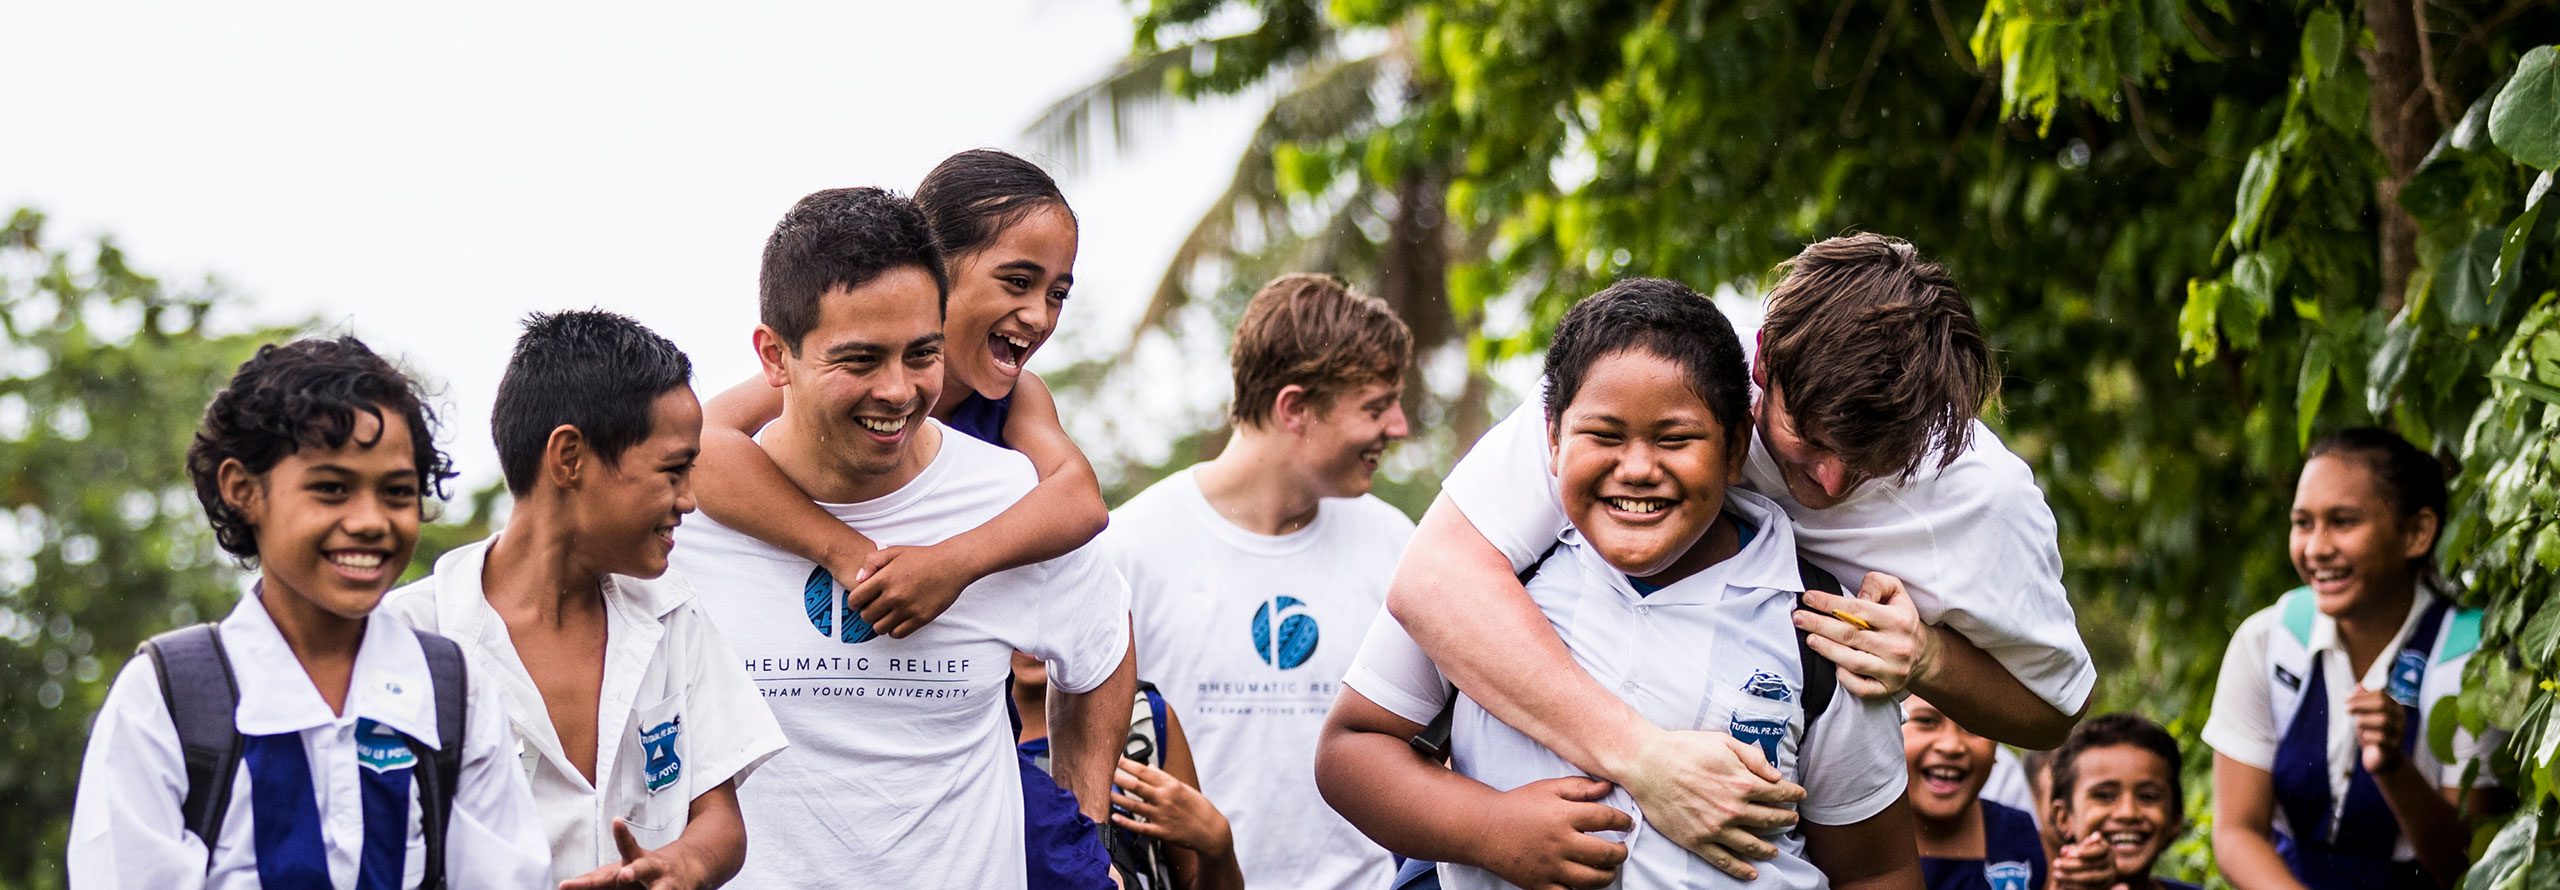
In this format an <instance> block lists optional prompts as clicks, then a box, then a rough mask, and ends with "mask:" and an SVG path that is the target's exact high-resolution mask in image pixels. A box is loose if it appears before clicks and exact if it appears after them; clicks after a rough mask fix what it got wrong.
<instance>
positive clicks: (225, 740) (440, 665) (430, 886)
mask: <svg viewBox="0 0 2560 890" xmlns="http://www.w3.org/2000/svg"><path fill="white" fill-rule="evenodd" d="M416 633H417V635H418V646H419V648H421V649H424V650H426V654H427V673H428V675H429V676H430V677H432V678H433V679H434V686H435V695H436V734H437V736H439V737H440V738H441V739H442V740H443V741H444V743H445V744H444V747H442V748H428V747H427V746H426V745H424V744H422V743H420V742H419V741H418V740H417V739H409V740H408V742H409V745H410V747H411V748H413V749H415V750H420V751H430V752H432V753H431V756H428V757H423V758H420V760H421V761H422V763H421V764H420V765H419V768H418V769H417V770H415V771H414V772H413V773H412V775H413V776H414V777H415V781H416V783H417V786H418V814H419V815H418V823H419V830H420V833H422V834H425V835H426V841H427V851H426V852H427V855H426V874H425V876H424V880H422V881H421V882H420V883H419V884H418V886H419V887H421V888H425V890H439V888H442V887H443V886H444V846H445V826H447V825H449V824H451V823H452V821H453V792H454V785H455V784H456V783H457V782H459V781H460V779H461V777H462V737H463V727H464V726H466V725H468V723H467V721H465V720H464V716H465V715H464V700H463V699H464V692H465V689H466V687H465V685H464V684H465V683H466V682H468V679H469V678H468V675H467V674H466V673H465V671H464V668H463V661H462V646H461V645H459V644H457V643H455V642H454V641H452V640H448V639H445V638H443V637H440V636H437V635H435V634H431V633H428V632H426V631H423V630H421V631H417V632H416ZM138 651H139V653H140V654H143V655H148V656H150V657H151V667H152V670H153V671H155V672H156V673H157V674H158V675H159V678H160V698H161V700H162V701H163V702H165V703H167V704H168V706H169V720H170V722H171V723H174V724H176V725H177V729H178V746H179V748H180V750H182V751H184V752H185V754H186V761H187V800H186V804H185V805H184V809H182V810H180V811H179V812H180V816H181V817H182V818H183V819H184V820H185V822H186V826H187V830H188V831H191V832H194V833H195V835H196V837H199V838H202V839H204V849H205V867H206V868H207V869H208V870H210V869H211V868H212V867H213V848H214V842H215V840H216V839H218V838H220V837H221V836H222V817H223V815H224V813H225V812H226V811H228V810H229V809H230V808H231V785H232V782H233V781H234V780H236V779H237V778H238V776H239V774H240V758H241V756H242V752H243V750H244V748H243V746H244V744H245V743H246V739H245V738H244V737H242V736H241V735H240V730H239V728H238V725H237V724H236V723H234V722H233V718H232V714H233V712H234V711H236V710H238V709H239V707H240V682H239V680H238V679H237V678H235V677H233V676H232V675H231V660H230V659H229V658H227V657H225V656H224V655H223V650H222V631H221V630H220V629H219V628H217V627H216V626H215V625H212V624H198V625H193V626H189V627H181V628H178V629H177V630H173V631H169V632H167V633H163V634H161V635H159V636H156V637H152V638H151V639H148V640H145V641H143V643H142V646H141V647H140V649H139V650H138Z"/></svg>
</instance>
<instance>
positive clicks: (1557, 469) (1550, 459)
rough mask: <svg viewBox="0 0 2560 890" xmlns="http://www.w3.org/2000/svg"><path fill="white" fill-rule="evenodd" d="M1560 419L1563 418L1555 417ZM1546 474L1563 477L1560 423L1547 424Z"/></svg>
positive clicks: (1562, 434) (1562, 441) (1562, 432)
mask: <svg viewBox="0 0 2560 890" xmlns="http://www.w3.org/2000/svg"><path fill="white" fill-rule="evenodd" d="M1556 419H1557V420H1558V421H1562V420H1563V419H1564V418H1561V417H1559V418H1556ZM1547 475H1549V476H1553V477H1555V478H1558V479H1562V478H1564V429H1563V424H1562V423H1551V424H1548V425H1547Z"/></svg>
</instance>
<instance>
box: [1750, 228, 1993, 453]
mask: <svg viewBox="0 0 2560 890" xmlns="http://www.w3.org/2000/svg"><path fill="white" fill-rule="evenodd" d="M1786 269H1787V274H1786V277H1785V278H1783V279H1780V280H1779V282H1778V284H1777V286H1776V287H1773V288H1771V289H1770V291H1769V301H1768V313H1767V314H1766V315H1764V316H1762V318H1761V321H1760V362H1761V367H1762V368H1763V369H1764V370H1766V371H1767V372H1768V376H1769V386H1770V387H1771V388H1773V389H1776V390H1777V391H1778V392H1779V394H1780V397H1781V398H1783V399H1784V400H1785V402H1786V406H1787V415H1788V417H1789V419H1791V420H1792V421H1793V422H1794V424H1795V429H1796V433H1797V434H1798V435H1801V436H1803V437H1804V438H1805V441H1807V442H1808V443H1811V444H1812V445H1814V446H1815V447H1817V448H1821V449H1823V450H1825V451H1830V452H1832V453H1834V454H1837V455H1839V456H1840V459H1841V461H1842V462H1844V463H1846V464H1848V466H1849V468H1850V469H1851V470H1854V471H1856V472H1859V473H1862V474H1865V475H1867V476H1870V477H1873V478H1879V479H1885V478H1898V479H1909V478H1911V477H1912V476H1913V475H1915V474H1917V473H1919V472H1920V471H1921V470H1922V469H1925V468H1928V467H1930V466H1932V463H1933V461H1934V466H1935V467H1938V468H1944V467H1946V466H1947V465H1949V464H1953V463H1955V461H1956V458H1957V457H1959V456H1961V455H1963V454H1964V451H1965V449H1966V448H1967V447H1969V446H1970V445H1971V444H1972V441H1973V421H1974V417H1975V416H1976V415H1978V414H1980V413H1981V412H1982V406H1983V403H1984V402H1985V401H1987V400H1989V398H1990V397H1991V395H1992V394H1993V393H1996V392H1998V391H1999V389H2000V374H1999V372H1998V370H1996V368H1995V366H1994V365H1993V363H1992V360H1991V350H1990V347H1989V346H1988V345H1987V344H1986V343H1985V342H1984V340H1983V336H1982V324H1981V322H1980V321H1978V320H1976V319H1975V318H1974V315H1973V307H1972V306H1971V305H1969V304H1967V303H1966V302H1965V299H1964V294H1963V292H1962V291H1959V290H1957V289H1956V281H1955V276H1953V275H1951V274H1948V272H1947V268H1946V267H1945V266H1942V265H1939V264H1937V263H1934V262H1930V261H1929V260H1927V259H1925V258H1923V257H1922V256H1921V255H1920V251H1919V250H1918V249H1917V248H1914V247H1912V246H1911V242H1908V241H1904V240H1902V239H1900V238H1892V237H1887V236H1884V235H1877V234H1873V233H1861V234H1856V235H1844V236H1841V237H1838V238H1832V239H1829V240H1825V241H1818V242H1815V243H1813V244H1811V245H1808V246H1806V247H1805V249H1804V252H1802V253H1798V254H1796V257H1795V259H1792V260H1788V261H1787V263H1786Z"/></svg>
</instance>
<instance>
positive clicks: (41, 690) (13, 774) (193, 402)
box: [0, 210, 292, 887]
mask: <svg viewBox="0 0 2560 890" xmlns="http://www.w3.org/2000/svg"><path fill="white" fill-rule="evenodd" d="M44 234H45V233H44V217H43V216H42V215H41V214H38V213H35V212H33V211H29V210H19V211H17V212H16V213H15V214H14V215H12V216H11V217H10V218H9V219H8V222H7V225H6V227H5V228H0V333H5V335H6V340H5V341H0V713H5V714H7V715H9V717H8V719H7V720H6V721H0V749H4V750H6V751H8V752H9V756H7V757H5V758H0V801H6V803H5V804H0V835H6V836H8V837H10V838H14V839H15V840H14V841H13V842H12V843H8V844H0V886H8V887H59V886H61V885H62V883H63V876H62V868H63V845H64V841H65V838H66V832H67V830H68V827H69V824H70V813H71V798H72V791H73V788H74V787H75V783H76V782H77V781H78V778H79V772H80V769H79V767H80V754H81V751H82V749H83V748H84V747H86V740H87V738H88V729H89V724H90V722H91V720H92V719H93V716H94V715H95V714H96V713H97V710H98V705H99V704H100V702H102V701H103V700H104V699H105V696H106V690H107V684H108V682H109V681H111V680H113V679H114V677H115V674H116V672H117V671H118V670H119V669H121V668H122V667H123V665H124V663H125V660H126V658H128V657H129V656H130V655H131V653H132V652H133V648H134V646H135V645H136V644H138V643H139V642H141V640H142V639H143V638H144V637H147V636H149V635H151V634H153V633H156V632H158V631H161V630H166V629H168V628H170V627H173V626H177V625H181V624H186V623H190V622H194V621H198V620H202V619H205V618H209V617H218V616H219V615H221V614H222V613H223V612H225V611H227V610H228V609H229V608H230V604H231V602H232V596H233V594H234V591H236V590H237V587H236V583H237V582H236V578H237V573H236V569H234V568H233V567H232V566H231V564H230V563H229V562H228V560H227V559H226V558H225V556H224V554H223V553H222V552H221V550H220V549H219V548H217V547H215V546H214V543H213V535H212V532H211V530H210V529H209V528H208V527H207V526H206V525H205V522H204V517H203V511H202V510H201V509H200V508H199V507H198V506H197V504H196V497H195V490H194V488H192V487H191V486H189V484H188V482H187V477H186V471H185V454H186V448H187V443H188V441H189V439H190V438H191V436H192V435H193V434H194V431H195V427H196V421H197V418H198V413H199V412H200V411H201V410H202V409H203V406H204V404H205V402H206V401H208V400H209V399H211V398H212V395H213V392H214V390H215V389H217V388H219V387H220V386H221V385H222V382H223V381H224V380H226V379H228V378H229V377H230V375H231V372H232V371H233V370H234V369H236V368H237V367H238V366H239V364H240V362H242V361H243V360H245V359H247V358H248V357H249V353H250V352H251V351H253V350H254V349H255V348H256V347H257V345H258V344H259V343H260V342H263V341H267V340H272V339H276V338H280V337H284V336H288V335H290V334H291V333H292V332H291V331H290V330H289V329H283V328H273V329H265V330H244V331H241V332H239V333H229V334H225V333H219V332H218V331H219V330H220V325H218V324H217V323H216V322H217V321H218V317H219V316H220V315H221V310H222V309H223V307H224V306H226V305H228V304H227V301H226V299H225V297H224V295H223V293H222V291H221V290H220V288H218V287H216V286H214V285H211V284H206V285H202V286H197V287H192V288H173V287H169V286H165V285H163V284H162V283H161V282H160V281H159V280H157V279H155V278H152V277H150V276H148V275H146V274H144V273H142V272H139V271H136V270H135V269H133V268H132V267H130V266H128V265H127V264H126V261H125V256H124V253H123V252H122V251H121V250H119V249H117V248H116V246H115V244H114V243H113V242H111V241H105V240H101V241H99V242H97V243H95V244H84V245H81V246H79V247H77V248H61V247H55V246H50V245H48V244H47V243H46V242H45V240H44Z"/></svg>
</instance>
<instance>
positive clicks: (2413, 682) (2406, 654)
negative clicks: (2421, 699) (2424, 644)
mask: <svg viewBox="0 0 2560 890" xmlns="http://www.w3.org/2000/svg"><path fill="white" fill-rule="evenodd" d="M2426 677H2427V656H2426V655H2425V654H2424V653H2421V652H2418V651H2415V650H2411V649H2402V650H2400V657H2399V658H2396V659H2393V660H2392V662H2391V684H2390V689H2389V694H2390V696H2391V698H2392V700H2394V701H2397V702H2399V703H2400V706H2401V707H2404V708H2414V707H2417V706H2418V684H2419V683H2420V682H2422V681H2424V680H2425V679H2426Z"/></svg>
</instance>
